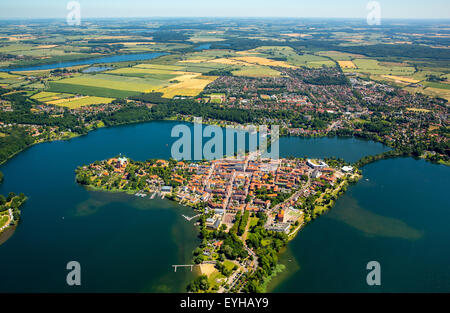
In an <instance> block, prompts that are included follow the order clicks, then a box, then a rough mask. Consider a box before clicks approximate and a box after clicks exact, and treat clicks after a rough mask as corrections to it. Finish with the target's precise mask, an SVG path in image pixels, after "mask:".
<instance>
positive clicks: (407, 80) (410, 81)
mask: <svg viewBox="0 0 450 313" xmlns="http://www.w3.org/2000/svg"><path fill="white" fill-rule="evenodd" d="M381 77H384V78H387V79H390V80H393V81H395V82H400V83H407V84H417V83H418V82H420V80H417V79H412V78H408V77H401V76H395V75H381Z"/></svg>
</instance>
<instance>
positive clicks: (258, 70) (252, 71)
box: [232, 66, 281, 77]
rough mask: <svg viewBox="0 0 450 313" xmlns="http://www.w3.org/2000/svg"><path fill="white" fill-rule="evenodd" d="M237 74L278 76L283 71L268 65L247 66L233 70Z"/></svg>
mask: <svg viewBox="0 0 450 313" xmlns="http://www.w3.org/2000/svg"><path fill="white" fill-rule="evenodd" d="M232 73H233V75H235V76H247V77H277V76H280V75H281V73H280V72H278V71H276V70H274V69H271V68H270V67H266V66H245V67H242V68H241V69H240V70H236V71H233V72H232Z"/></svg>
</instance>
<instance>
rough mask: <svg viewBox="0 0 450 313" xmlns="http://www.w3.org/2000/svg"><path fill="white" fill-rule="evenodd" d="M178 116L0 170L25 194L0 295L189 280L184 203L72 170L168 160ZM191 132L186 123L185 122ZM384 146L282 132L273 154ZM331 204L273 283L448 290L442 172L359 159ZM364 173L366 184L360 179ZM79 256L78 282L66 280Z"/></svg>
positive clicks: (1, 249) (158, 287)
mask: <svg viewBox="0 0 450 313" xmlns="http://www.w3.org/2000/svg"><path fill="white" fill-rule="evenodd" d="M177 124H178V123H177V122H151V123H145V124H135V125H127V126H119V127H113V128H103V129H99V130H96V131H93V132H91V133H89V134H88V135H86V136H82V137H78V138H74V139H71V140H69V141H58V142H50V143H44V144H39V145H36V146H33V147H31V148H29V149H27V150H26V151H24V152H22V153H20V154H19V155H17V156H16V157H14V158H13V159H11V160H10V161H8V162H7V163H5V164H3V165H2V166H1V167H0V170H1V171H3V173H4V174H5V181H4V183H3V184H2V185H0V193H2V194H7V193H8V192H10V191H14V192H16V193H20V192H23V193H25V194H26V195H27V196H28V197H29V200H28V201H27V202H26V203H25V205H24V207H23V208H22V219H21V223H20V225H19V226H18V228H17V229H16V232H15V233H14V234H13V236H12V237H11V238H10V239H9V240H8V241H6V242H5V243H4V244H2V245H0V267H1V268H2V276H1V279H0V292H35V291H52V292H78V291H85V292H86V291H105V292H108V291H114V292H115V291H117V292H135V291H137V292H141V291H144V292H179V291H184V290H185V286H186V283H187V282H188V281H189V279H191V278H192V277H193V273H191V272H190V271H189V270H187V271H182V270H178V271H177V273H174V272H173V270H172V268H171V265H172V264H185V263H190V260H191V253H192V250H193V248H194V247H195V246H196V245H197V244H198V243H199V240H198V238H197V232H196V230H195V228H194V226H193V225H192V222H187V221H186V220H185V219H184V218H182V216H181V214H185V215H191V214H192V210H191V209H189V208H186V207H183V206H180V205H178V204H176V203H174V202H171V201H168V200H150V199H148V198H144V199H142V198H138V197H134V196H129V195H125V194H122V193H105V192H93V191H87V190H85V189H84V188H83V187H81V186H79V185H77V184H76V182H75V175H74V170H75V169H76V167H77V166H80V165H83V164H87V163H90V162H93V161H95V160H102V159H106V158H109V157H112V156H115V155H117V154H119V153H122V154H124V155H126V156H128V157H131V158H133V159H136V160H146V159H148V158H168V157H170V155H171V152H170V149H171V144H172V143H173V142H174V141H175V138H171V136H170V134H171V130H172V128H173V127H174V126H175V125H177ZM186 125H188V126H189V127H191V129H192V124H186ZM385 150H386V147H383V146H382V145H381V144H378V143H374V142H370V141H362V140H357V139H336V138H320V139H301V138H281V139H280V152H281V155H282V156H287V155H297V156H304V155H308V156H321V157H325V156H340V157H344V158H346V159H348V160H349V161H354V160H356V159H358V158H360V157H361V156H363V155H367V154H375V153H380V152H383V151H385ZM363 174H364V179H363V180H362V181H360V182H359V183H358V184H356V185H355V186H352V187H350V188H349V190H348V192H347V194H346V195H344V196H343V197H342V198H340V199H339V200H338V201H337V203H336V206H335V208H333V209H332V211H331V212H329V213H328V214H326V215H325V216H322V217H320V218H318V219H317V220H316V221H314V222H313V223H311V224H310V225H308V226H307V227H306V228H305V229H304V230H303V231H302V232H301V233H300V234H299V235H298V236H297V237H296V238H295V239H294V240H293V241H292V242H290V243H289V245H288V248H287V250H286V252H285V253H283V254H282V256H281V263H283V264H286V265H287V269H286V270H285V271H284V272H283V273H282V274H280V275H279V276H278V277H277V279H275V280H274V281H273V283H272V286H271V289H272V290H274V291H287V292H296V291H380V290H382V291H437V290H439V291H450V287H449V281H450V279H449V277H448V273H450V269H449V264H450V256H449V251H448V249H447V248H446V247H448V246H449V244H450V235H449V232H448V224H449V222H450V215H449V214H450V213H449V205H448V200H447V197H446V188H447V186H448V185H449V174H450V173H449V168H447V167H444V166H438V165H433V164H430V163H427V162H424V161H416V160H413V159H411V158H406V159H405V158H402V159H394V160H385V161H380V162H376V163H373V164H370V165H368V166H367V167H365V168H364V170H363ZM366 179H368V181H367V180H366ZM72 260H75V261H78V262H80V264H81V269H82V286H80V287H76V288H74V287H69V286H67V284H66V281H65V280H66V274H67V270H66V264H67V262H69V261H72ZM370 260H378V261H379V262H380V263H381V266H382V283H383V285H382V288H374V289H370V288H367V286H366V285H365V274H366V270H365V265H366V264H367V262H368V261H370Z"/></svg>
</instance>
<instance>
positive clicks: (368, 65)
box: [343, 59, 415, 77]
mask: <svg viewBox="0 0 450 313" xmlns="http://www.w3.org/2000/svg"><path fill="white" fill-rule="evenodd" d="M353 63H354V64H355V65H356V67H357V68H356V69H354V68H352V69H343V70H344V71H346V72H360V73H367V74H373V75H391V76H402V77H404V76H411V75H413V74H414V72H415V69H414V67H412V66H395V65H390V66H386V65H385V66H383V65H382V64H380V62H379V61H377V60H373V59H354V60H353Z"/></svg>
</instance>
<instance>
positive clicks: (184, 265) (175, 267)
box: [172, 264, 195, 273]
mask: <svg viewBox="0 0 450 313" xmlns="http://www.w3.org/2000/svg"><path fill="white" fill-rule="evenodd" d="M194 265H195V264H181V265H172V267H173V268H174V269H175V273H176V272H177V268H178V267H190V268H191V272H192V268H193V267H194Z"/></svg>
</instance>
